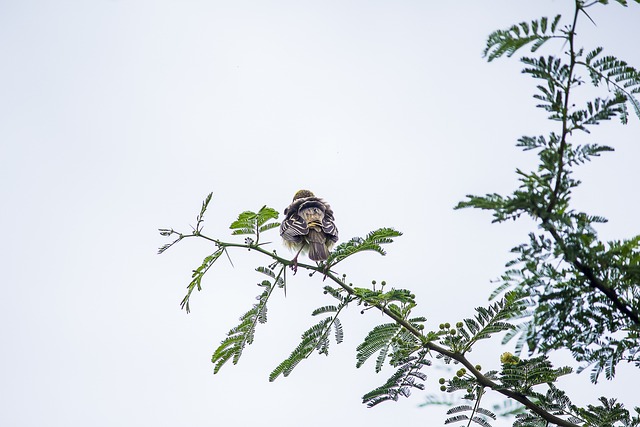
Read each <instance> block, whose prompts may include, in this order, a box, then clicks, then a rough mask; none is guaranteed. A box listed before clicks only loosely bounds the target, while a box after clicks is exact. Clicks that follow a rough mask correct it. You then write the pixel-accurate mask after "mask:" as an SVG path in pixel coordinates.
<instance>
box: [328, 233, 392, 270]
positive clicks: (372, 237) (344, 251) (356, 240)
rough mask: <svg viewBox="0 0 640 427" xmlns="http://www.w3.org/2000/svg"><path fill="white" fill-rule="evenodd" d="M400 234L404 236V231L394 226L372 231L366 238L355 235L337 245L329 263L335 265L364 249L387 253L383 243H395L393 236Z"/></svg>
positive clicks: (381, 253) (382, 253)
mask: <svg viewBox="0 0 640 427" xmlns="http://www.w3.org/2000/svg"><path fill="white" fill-rule="evenodd" d="M399 236H402V233H401V232H399V231H396V230H394V229H393V228H380V229H378V230H375V231H372V232H370V233H369V234H367V236H366V237H365V238H362V237H353V238H352V239H351V240H349V241H348V242H344V243H341V244H339V245H338V246H336V248H335V249H334V250H333V252H332V253H331V254H330V255H329V260H328V261H327V263H328V264H330V265H335V264H337V263H339V262H340V261H342V260H344V259H346V258H347V257H350V256H351V255H353V254H356V253H358V252H362V251H374V252H378V253H379V254H380V255H386V252H385V250H384V249H383V248H382V246H381V245H383V244H388V243H393V238H394V237H399Z"/></svg>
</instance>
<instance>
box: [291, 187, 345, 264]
mask: <svg viewBox="0 0 640 427" xmlns="http://www.w3.org/2000/svg"><path fill="white" fill-rule="evenodd" d="M284 216H285V218H284V220H283V221H282V223H281V224H280V236H282V240H283V242H284V244H285V246H287V247H288V248H289V249H292V250H296V249H297V250H298V252H297V253H296V256H295V257H294V258H293V260H292V261H293V265H292V266H291V268H292V269H293V271H294V274H295V272H296V271H297V269H298V255H300V253H301V252H303V251H304V252H308V256H309V258H310V259H311V260H313V261H326V260H327V259H328V258H329V251H330V250H331V248H332V247H333V244H334V243H335V242H337V241H338V228H337V227H336V225H335V223H334V217H333V210H332V209H331V206H329V204H328V203H327V202H325V201H324V200H322V199H320V198H318V197H316V196H315V195H314V194H313V193H312V192H311V191H309V190H300V191H298V192H296V194H295V195H294V196H293V201H292V202H291V204H290V205H289V206H288V207H287V208H286V209H285V210H284Z"/></svg>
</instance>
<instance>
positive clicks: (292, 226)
mask: <svg viewBox="0 0 640 427" xmlns="http://www.w3.org/2000/svg"><path fill="white" fill-rule="evenodd" d="M308 233H309V226H308V225H307V223H306V221H305V220H303V219H302V218H300V217H299V216H297V215H293V216H290V217H289V218H285V220H284V221H282V224H280V235H281V236H282V238H283V239H285V240H289V241H293V242H299V241H301V240H302V236H306V235H307V234H308Z"/></svg>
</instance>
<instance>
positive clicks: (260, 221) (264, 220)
mask: <svg viewBox="0 0 640 427" xmlns="http://www.w3.org/2000/svg"><path fill="white" fill-rule="evenodd" d="M278 215H279V213H278V211H276V210H275V209H273V208H268V207H266V206H263V207H262V208H261V209H260V210H259V211H258V212H257V213H256V212H252V211H245V212H242V213H241V214H240V215H238V219H237V220H235V221H234V222H232V223H231V226H229V228H230V229H232V230H233V232H232V233H231V234H233V235H234V236H235V235H240V234H248V235H253V236H255V240H251V242H252V243H253V244H256V245H257V244H258V241H259V239H260V233H262V232H265V231H267V230H270V229H272V228H276V227H279V226H280V223H279V222H269V221H270V220H272V219H278Z"/></svg>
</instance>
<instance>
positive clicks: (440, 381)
mask: <svg viewBox="0 0 640 427" xmlns="http://www.w3.org/2000/svg"><path fill="white" fill-rule="evenodd" d="M445 381H446V380H445V379H444V378H440V379H439V380H438V382H439V383H440V384H444V383H445Z"/></svg>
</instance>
